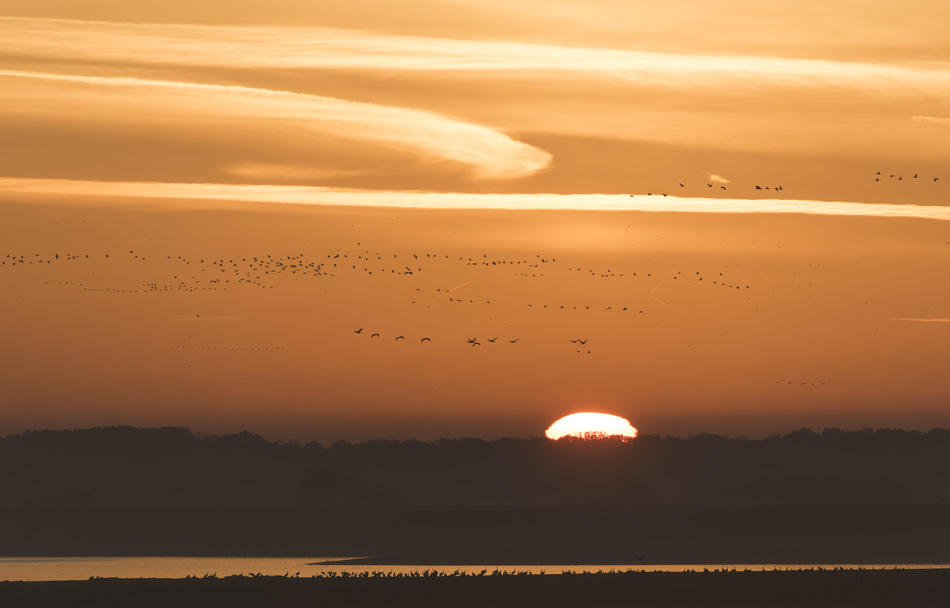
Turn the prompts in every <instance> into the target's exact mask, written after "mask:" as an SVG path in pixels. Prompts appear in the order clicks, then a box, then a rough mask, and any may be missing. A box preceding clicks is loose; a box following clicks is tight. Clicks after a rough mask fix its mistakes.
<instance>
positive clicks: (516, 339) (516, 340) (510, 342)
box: [508, 338, 521, 344]
mask: <svg viewBox="0 0 950 608" xmlns="http://www.w3.org/2000/svg"><path fill="white" fill-rule="evenodd" d="M520 339H521V338H515V339H514V340H508V343H509V344H515V343H516V342H518V340H520Z"/></svg>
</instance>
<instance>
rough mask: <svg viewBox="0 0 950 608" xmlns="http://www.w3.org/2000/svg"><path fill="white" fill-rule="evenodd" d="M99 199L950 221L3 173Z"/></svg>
mask: <svg viewBox="0 0 950 608" xmlns="http://www.w3.org/2000/svg"><path fill="white" fill-rule="evenodd" d="M2 192H9V193H18V194H44V195H59V196H71V195H72V196H95V197H117V198H123V199H127V198H142V199H166V200H213V201H234V202H247V203H279V204H294V205H326V206H348V207H397V208H407V209H443V210H445V209H449V210H463V209H511V210H576V211H646V212H662V213H737V214H748V213H794V214H806V215H832V216H851V217H880V218H912V219H927V220H944V221H946V220H950V207H948V206H936V205H935V206H924V205H890V204H871V203H848V202H833V201H805V200H774V199H772V200H745V199H707V198H680V197H676V196H668V197H658V196H628V195H622V194H465V193H455V192H377V191H366V190H346V189H334V188H321V187H313V186H249V185H234V184H177V183H161V182H93V181H73V180H57V179H23V178H0V193H2Z"/></svg>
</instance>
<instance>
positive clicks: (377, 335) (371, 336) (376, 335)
mask: <svg viewBox="0 0 950 608" xmlns="http://www.w3.org/2000/svg"><path fill="white" fill-rule="evenodd" d="M378 337H379V334H372V335H370V338H378Z"/></svg>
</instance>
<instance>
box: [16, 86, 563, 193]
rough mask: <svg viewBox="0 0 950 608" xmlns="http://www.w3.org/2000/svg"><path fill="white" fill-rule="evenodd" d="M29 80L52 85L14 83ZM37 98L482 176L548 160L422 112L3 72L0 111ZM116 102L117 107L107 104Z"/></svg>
mask: <svg viewBox="0 0 950 608" xmlns="http://www.w3.org/2000/svg"><path fill="white" fill-rule="evenodd" d="M24 80H31V81H41V82H43V83H45V84H46V85H49V86H50V87H51V88H50V89H38V88H37V87H35V86H31V87H19V88H17V87H15V86H11V84H10V81H24ZM4 81H7V82H6V83H4ZM38 99H41V100H43V101H47V102H51V101H54V100H55V102H56V103H57V105H58V106H59V107H60V108H61V109H60V110H59V111H58V112H59V113H60V114H64V113H66V112H69V111H75V109H74V108H72V106H74V105H75V104H87V106H86V107H88V108H89V112H90V113H95V112H98V113H99V114H100V115H101V116H100V117H101V118H104V119H114V117H115V115H116V114H121V113H122V112H123V111H124V112H129V111H130V109H131V110H134V111H135V115H136V116H142V115H145V113H144V112H142V110H143V109H148V110H149V111H148V113H147V116H148V119H149V120H157V119H158V118H159V117H161V116H167V115H168V114H170V113H176V112H177V114H178V115H180V116H188V117H193V116H194V115H201V116H204V117H212V118H214V119H215V120H218V119H221V118H234V119H245V118H246V119H254V120H256V121H258V122H261V121H264V122H267V121H270V122H272V123H274V124H289V125H290V126H291V127H292V129H293V130H294V131H296V132H299V133H301V134H315V135H331V136H335V137H341V138H347V139H354V140H358V141H367V142H371V143H376V144H382V145H386V146H393V147H397V148H402V149H406V150H410V151H414V152H415V153H416V154H420V155H423V156H425V157H429V158H441V159H445V160H451V161H455V162H460V163H464V164H466V165H469V166H471V167H473V168H474V170H475V172H476V174H477V175H478V176H480V177H495V178H510V177H519V176H523V175H529V174H531V173H535V172H537V171H540V170H543V169H545V168H546V167H547V166H548V164H549V163H550V161H551V156H550V154H548V153H547V152H545V151H543V150H540V149H538V148H535V147H533V146H530V145H528V144H524V143H521V142H518V141H515V140H513V139H511V138H510V137H508V136H507V135H505V134H503V133H499V132H498V131H495V130H493V129H490V128H488V127H485V126H481V125H475V124H470V123H467V122H463V121H461V120H457V119H454V118H451V117H448V116H444V115H440V114H436V113H434V112H427V111H422V110H414V109H407V108H397V107H391V106H382V105H376V104H370V103H363V102H357V101H348V100H344V99H336V98H332V97H321V96H317V95H308V94H302V93H291V92H286V91H273V90H269V89H258V88H250V87H241V86H225V85H216V84H199V83H187V82H175V81H166V80H145V79H140V78H125V77H101V76H73V75H66V74H49V73H41V72H22V71H11V70H0V101H2V102H3V104H2V105H0V114H4V113H10V112H28V111H30V109H31V107H32V106H33V105H34V104H35V103H36V101H37V100H38ZM112 106H114V107H115V111H114V112H113V111H110V110H109V109H108V108H110V107H112ZM104 108H105V109H104ZM87 117H88V114H83V116H82V118H87Z"/></svg>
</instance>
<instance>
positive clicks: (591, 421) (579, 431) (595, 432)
mask: <svg viewBox="0 0 950 608" xmlns="http://www.w3.org/2000/svg"><path fill="white" fill-rule="evenodd" d="M544 435H545V436H546V437H547V438H548V439H561V438H562V437H581V438H588V437H610V436H614V435H621V436H623V437H630V438H633V437H636V436H637V429H635V428H634V427H633V426H631V425H630V422H629V421H628V420H627V419H625V418H621V417H620V416H613V415H611V414H598V413H595V412H578V413H576V414H571V415H570V416H565V417H563V418H561V419H559V420H557V421H556V422H555V423H554V424H552V425H551V426H550V427H548V430H546V431H545V432H544Z"/></svg>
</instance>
